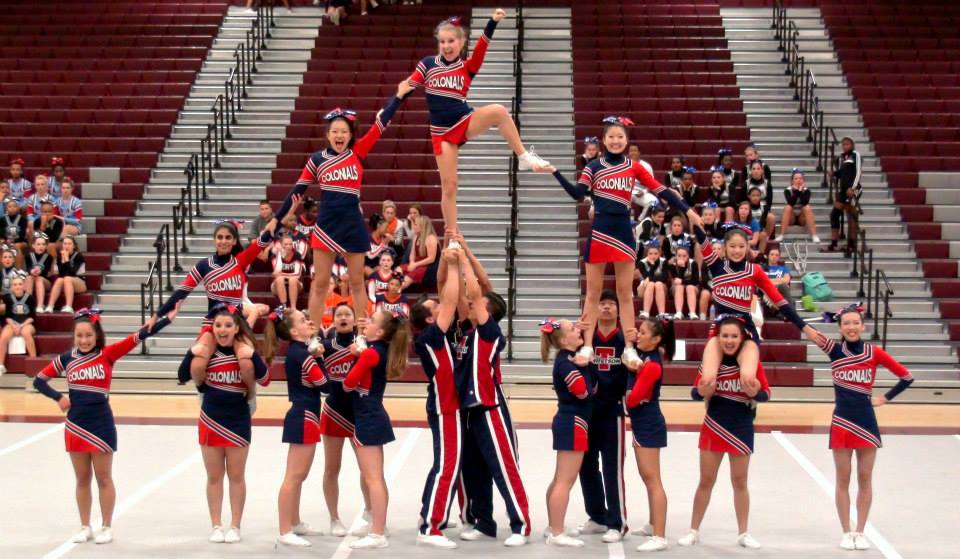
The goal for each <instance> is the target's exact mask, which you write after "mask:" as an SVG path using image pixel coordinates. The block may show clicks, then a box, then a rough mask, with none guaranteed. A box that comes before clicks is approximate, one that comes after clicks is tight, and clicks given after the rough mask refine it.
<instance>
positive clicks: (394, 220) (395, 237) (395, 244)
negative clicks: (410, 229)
mask: <svg viewBox="0 0 960 559" xmlns="http://www.w3.org/2000/svg"><path fill="white" fill-rule="evenodd" d="M380 210H381V214H382V215H383V219H384V220H385V221H386V222H387V229H386V237H387V241H388V245H389V246H390V248H391V249H392V250H393V252H394V254H403V251H404V247H405V245H406V242H407V241H408V239H407V238H406V237H404V234H405V233H406V230H407V225H406V223H404V222H403V220H402V219H400V218H398V217H397V204H396V203H395V202H394V201H393V200H384V201H383V204H382V205H381V206H380Z"/></svg>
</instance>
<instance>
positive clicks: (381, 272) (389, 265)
mask: <svg viewBox="0 0 960 559" xmlns="http://www.w3.org/2000/svg"><path fill="white" fill-rule="evenodd" d="M393 264H394V258H393V251H390V250H385V251H383V252H381V253H380V264H379V265H378V266H377V268H376V269H375V270H373V273H372V274H370V279H368V280H367V298H368V299H370V300H371V301H376V300H377V295H380V294H381V293H384V292H386V291H387V284H388V283H390V278H392V277H393V275H394V274H395V273H396V272H397V270H394V267H393Z"/></svg>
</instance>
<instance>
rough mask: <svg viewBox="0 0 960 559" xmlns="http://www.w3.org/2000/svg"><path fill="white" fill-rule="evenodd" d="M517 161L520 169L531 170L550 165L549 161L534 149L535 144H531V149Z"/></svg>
mask: <svg viewBox="0 0 960 559" xmlns="http://www.w3.org/2000/svg"><path fill="white" fill-rule="evenodd" d="M517 163H518V164H517V169H518V170H520V171H530V170H532V169H533V168H534V167H548V166H549V165H550V162H549V161H547V160H546V159H544V158H542V157H540V156H539V155H537V154H536V152H534V151H533V146H530V149H528V150H527V151H525V152H524V153H523V155H521V156H520V157H518V158H517Z"/></svg>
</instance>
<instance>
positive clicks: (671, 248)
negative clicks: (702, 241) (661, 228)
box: [661, 215, 693, 264]
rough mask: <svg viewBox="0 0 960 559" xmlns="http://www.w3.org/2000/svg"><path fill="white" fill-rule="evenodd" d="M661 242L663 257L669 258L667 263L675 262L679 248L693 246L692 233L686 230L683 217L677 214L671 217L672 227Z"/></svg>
mask: <svg viewBox="0 0 960 559" xmlns="http://www.w3.org/2000/svg"><path fill="white" fill-rule="evenodd" d="M661 242H662V245H661V246H662V247H663V257H664V258H665V259H666V260H667V264H673V259H674V257H675V256H676V255H677V248H679V247H680V246H681V245H683V246H686V247H688V249H689V247H691V246H693V237H692V236H691V235H690V233H687V232H685V231H684V225H683V219H682V218H681V217H680V216H678V215H675V216H673V217H672V218H671V219H670V229H669V231H668V232H667V236H666V237H664V238H663V239H661Z"/></svg>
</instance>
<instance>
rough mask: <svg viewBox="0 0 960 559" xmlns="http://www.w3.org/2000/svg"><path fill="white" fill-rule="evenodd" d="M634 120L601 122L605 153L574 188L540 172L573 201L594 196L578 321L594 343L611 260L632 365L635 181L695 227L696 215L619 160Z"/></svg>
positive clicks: (587, 355)
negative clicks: (632, 200)
mask: <svg viewBox="0 0 960 559" xmlns="http://www.w3.org/2000/svg"><path fill="white" fill-rule="evenodd" d="M632 124H633V121H632V120H630V119H628V118H624V117H613V116H611V117H607V118H605V119H604V120H603V145H604V148H605V150H604V154H603V155H602V156H601V157H599V158H598V159H597V160H595V161H593V162H591V163H590V164H589V165H587V166H586V168H584V170H583V173H581V175H580V179H579V180H578V181H577V184H576V185H573V184H571V183H570V182H569V181H568V180H567V179H566V178H564V176H563V175H561V174H560V172H559V171H557V170H556V169H555V168H554V167H546V168H544V169H543V170H544V171H546V172H550V173H553V176H554V177H556V179H557V181H559V182H560V185H561V186H563V188H564V190H566V191H567V194H569V195H570V196H571V197H572V198H573V199H575V200H582V199H583V198H584V197H585V196H586V195H587V194H590V196H591V197H592V198H593V203H594V206H595V207H596V215H595V217H594V219H593V226H592V228H591V230H590V237H589V238H588V239H587V243H586V246H585V247H584V251H583V252H584V254H583V257H584V261H585V262H586V270H587V272H586V273H587V294H586V297H585V299H584V303H583V314H582V316H581V317H580V320H581V322H582V323H583V324H584V325H585V327H584V334H585V336H586V338H585V339H586V340H588V341H589V342H590V343H592V341H593V330H594V328H595V327H596V324H597V311H596V309H597V306H598V305H599V303H600V292H601V291H602V290H603V274H604V271H605V269H606V267H607V263H608V262H612V263H613V266H614V272H615V273H616V278H617V297H618V298H619V299H620V318H621V322H622V323H623V325H624V330H625V333H626V335H627V338H628V339H627V348H626V350H624V355H623V358H624V359H626V360H627V362H631V363H632V362H635V361H637V359H638V357H637V352H636V350H634V349H633V343H632V342H631V341H630V339H631V338H632V332H633V330H635V329H636V327H635V326H634V324H635V322H636V321H635V317H634V311H633V281H634V261H635V260H636V257H637V254H636V253H637V251H636V246H635V244H634V242H635V241H634V237H633V234H632V231H631V229H630V196H631V193H632V191H633V185H634V181H635V180H638V181H640V182H641V183H642V184H643V186H645V187H646V188H647V189H648V190H649V191H650V193H651V194H653V195H655V196H657V197H659V198H661V199H662V200H663V201H664V202H665V203H668V204H669V205H670V206H671V207H672V208H674V209H675V210H678V211H680V212H681V213H686V214H687V218H688V219H689V220H690V223H693V224H700V216H698V215H697V213H696V212H695V211H693V210H692V209H690V207H689V206H687V204H686V202H684V201H683V199H682V198H681V197H680V196H679V195H677V193H676V192H674V191H672V190H670V189H669V188H667V187H665V186H664V185H662V184H660V183H659V182H657V180H656V179H655V178H653V175H652V174H650V172H649V171H647V170H646V169H645V168H644V167H643V166H642V165H640V163H638V162H636V161H631V160H630V159H628V158H627V157H625V156H624V151H625V150H626V148H627V141H628V135H627V127H628V126H630V125H632ZM592 353H593V347H591V346H589V345H584V346H583V348H581V349H580V352H579V353H578V359H579V360H580V361H581V362H582V361H584V360H589V359H591V358H592Z"/></svg>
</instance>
